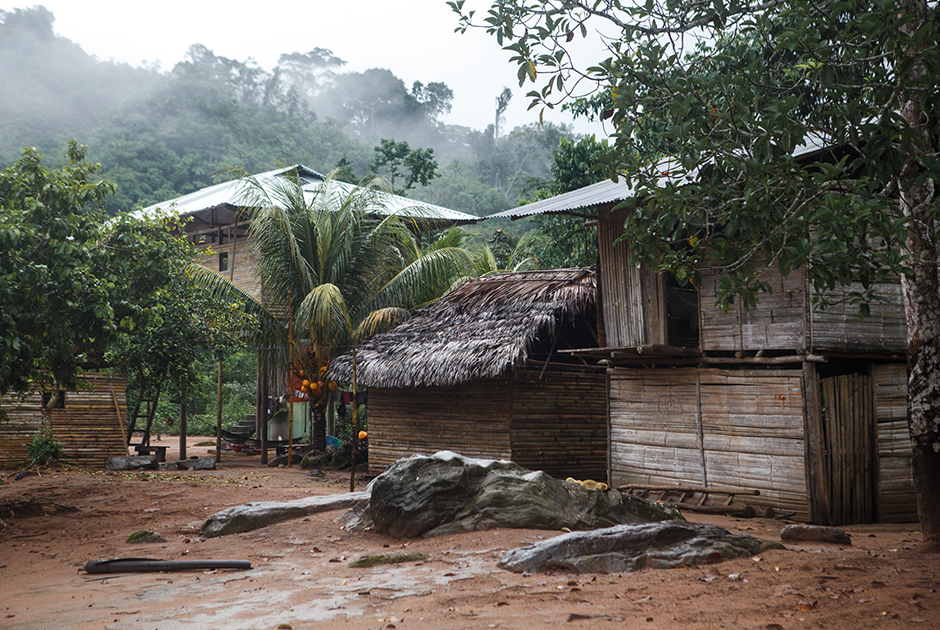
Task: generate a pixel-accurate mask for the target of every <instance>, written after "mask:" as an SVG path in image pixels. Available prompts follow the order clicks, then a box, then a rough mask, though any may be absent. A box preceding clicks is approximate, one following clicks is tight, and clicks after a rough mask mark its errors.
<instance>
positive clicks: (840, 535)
mask: <svg viewBox="0 0 940 630" xmlns="http://www.w3.org/2000/svg"><path fill="white" fill-rule="evenodd" d="M780 540H790V541H794V542H801V541H813V542H827V543H835V544H837V545H851V544H852V538H851V537H850V536H849V535H848V534H847V533H846V532H845V530H842V529H839V528H838V527H826V526H823V525H787V526H786V527H784V528H783V530H782V531H781V532H780Z"/></svg>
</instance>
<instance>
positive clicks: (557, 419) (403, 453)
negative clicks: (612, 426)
mask: <svg viewBox="0 0 940 630" xmlns="http://www.w3.org/2000/svg"><path fill="white" fill-rule="evenodd" d="M540 375H541V378H540ZM606 381H607V377H606V375H604V374H597V373H582V372H580V371H555V370H546V371H545V372H544V373H540V370H538V369H534V370H517V371H515V372H514V375H513V377H508V376H507V377H504V378H500V379H494V380H484V381H474V382H471V383H467V384H464V385H459V386H453V387H425V388H414V389H377V388H371V389H370V390H369V471H370V473H372V474H378V473H380V472H382V471H383V470H385V468H387V467H388V466H389V465H390V464H392V463H393V462H394V461H396V460H398V459H401V458H403V457H410V456H411V455H413V454H416V453H417V454H422V455H431V454H433V453H436V452H437V451H442V450H448V451H454V452H456V453H460V454H461V455H466V456H468V457H478V458H483V459H508V460H512V461H514V462H516V463H518V464H519V465H520V466H524V467H526V468H530V469H532V470H544V471H545V472H546V473H548V474H550V475H552V476H553V477H560V478H562V479H564V478H566V477H569V476H571V477H576V478H578V479H595V480H600V479H605V478H606V464H607V462H606V458H607V396H606Z"/></svg>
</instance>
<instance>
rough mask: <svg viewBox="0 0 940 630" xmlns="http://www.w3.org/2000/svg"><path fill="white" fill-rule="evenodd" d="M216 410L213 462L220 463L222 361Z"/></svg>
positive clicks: (220, 363)
mask: <svg viewBox="0 0 940 630" xmlns="http://www.w3.org/2000/svg"><path fill="white" fill-rule="evenodd" d="M218 380H219V383H218V385H219V387H218V394H219V395H218V408H217V410H216V417H215V461H216V462H221V461H222V361H219V379H218Z"/></svg>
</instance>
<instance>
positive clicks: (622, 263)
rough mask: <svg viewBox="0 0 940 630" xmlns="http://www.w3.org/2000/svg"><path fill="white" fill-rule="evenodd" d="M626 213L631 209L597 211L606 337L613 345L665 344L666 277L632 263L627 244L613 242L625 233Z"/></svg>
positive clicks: (609, 344) (600, 283) (604, 331)
mask: <svg viewBox="0 0 940 630" xmlns="http://www.w3.org/2000/svg"><path fill="white" fill-rule="evenodd" d="M627 214H629V210H628V209H621V210H615V211H609V212H608V211H600V212H598V227H597V249H598V257H599V259H600V269H601V273H599V274H598V282H599V288H600V293H601V295H602V309H603V316H602V318H601V321H602V322H603V326H604V328H603V338H604V339H605V341H606V344H607V346H609V347H612V348H622V347H627V346H638V345H648V344H661V345H665V344H666V343H667V331H668V329H667V322H666V292H665V284H664V278H663V276H662V275H660V274H656V273H653V272H652V270H651V269H650V268H649V267H648V266H647V265H645V264H641V265H631V264H630V263H629V261H628V260H627V245H626V243H623V242H621V243H616V244H615V243H614V241H615V240H616V239H617V238H619V237H620V236H621V235H622V234H623V222H624V219H625V218H626V216H627Z"/></svg>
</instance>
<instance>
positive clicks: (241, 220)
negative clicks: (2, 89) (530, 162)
mask: <svg viewBox="0 0 940 630" xmlns="http://www.w3.org/2000/svg"><path fill="white" fill-rule="evenodd" d="M287 175H296V177H297V178H298V180H299V182H300V184H301V186H302V188H303V190H304V194H305V195H306V196H308V197H310V196H312V195H313V194H314V193H315V191H316V190H317V189H318V187H319V186H321V185H322V184H323V182H324V181H326V177H325V176H323V175H321V174H320V173H318V172H316V171H314V170H312V169H310V168H307V167H306V166H303V165H302V164H297V165H294V166H290V167H288V168H281V169H277V170H273V171H268V172H265V173H259V174H256V175H254V176H253V178H254V180H255V182H256V183H257V184H258V185H260V186H262V187H268V186H269V184H270V182H271V181H273V180H274V179H275V178H279V177H284V176H287ZM331 186H333V187H334V188H338V189H341V190H343V191H347V192H348V191H349V190H350V189H353V188H355V187H356V186H355V185H354V184H348V183H345V182H340V181H333V182H332V184H331ZM247 197H248V196H247V195H246V186H245V182H244V181H243V180H240V179H235V180H232V181H228V182H224V183H221V184H216V185H214V186H209V187H207V188H203V189H201V190H198V191H196V192H192V193H189V194H186V195H183V196H180V197H177V198H175V199H170V200H167V201H164V202H161V203H158V204H154V205H153V206H150V207H148V208H144V209H143V210H142V211H141V212H142V213H157V212H174V213H177V214H179V215H180V216H181V217H183V218H185V219H186V220H187V221H188V222H187V223H186V226H185V230H186V237H187V238H188V239H189V240H190V241H191V242H192V243H194V244H195V245H196V246H197V247H198V248H199V249H201V250H202V251H203V252H204V254H203V256H202V257H201V259H200V260H199V261H198V262H199V263H200V264H201V265H202V266H204V267H206V268H207V269H210V270H212V271H215V272H217V273H219V274H220V275H222V276H224V277H225V278H227V279H228V280H229V281H231V282H232V283H234V284H235V285H237V286H238V287H239V288H241V289H242V290H244V291H245V292H246V293H248V294H249V295H251V296H252V297H253V298H254V299H256V300H258V301H262V300H263V296H262V284H263V281H264V279H263V278H261V277H259V275H258V273H257V271H256V258H255V257H256V252H255V248H254V246H253V243H252V242H251V239H250V237H249V236H250V219H251V213H250V212H249V211H248V210H247V208H246V203H247V201H246V199H247ZM376 200H377V205H376V206H375V212H376V213H377V214H379V215H389V214H396V215H398V216H401V217H405V218H408V219H411V223H410V224H411V225H413V226H414V228H415V229H418V228H420V229H424V230H441V229H447V228H450V227H452V226H454V225H467V224H472V223H476V222H477V221H478V220H479V218H478V217H476V216H473V215H470V214H466V213H464V212H457V211H455V210H450V209H448V208H443V207H441V206H436V205H434V204H428V203H424V202H419V201H415V200H412V199H407V198H405V197H400V196H398V195H393V194H390V193H383V192H379V193H377V194H376ZM285 315H286V314H285ZM283 371H284V370H283V369H281V370H278V369H277V368H276V367H271V366H268V367H267V368H265V367H264V366H259V373H258V388H257V396H256V409H257V411H258V413H257V414H256V426H255V430H256V433H257V435H258V436H261V439H262V441H263V440H265V439H266V437H265V436H267V433H268V430H267V420H268V414H269V413H270V412H271V411H272V409H270V408H269V406H270V401H271V400H272V399H276V398H278V397H279V396H282V395H284V394H286V393H287V383H286V378H285V374H283ZM266 458H267V453H266V450H265V451H264V454H263V455H262V461H266Z"/></svg>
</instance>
